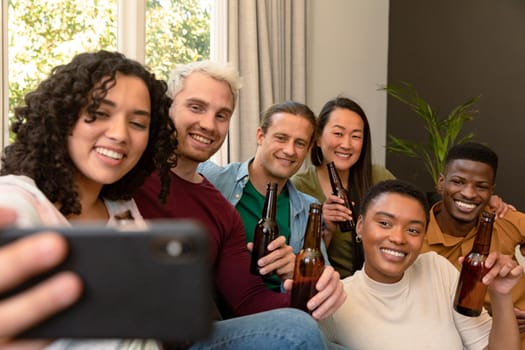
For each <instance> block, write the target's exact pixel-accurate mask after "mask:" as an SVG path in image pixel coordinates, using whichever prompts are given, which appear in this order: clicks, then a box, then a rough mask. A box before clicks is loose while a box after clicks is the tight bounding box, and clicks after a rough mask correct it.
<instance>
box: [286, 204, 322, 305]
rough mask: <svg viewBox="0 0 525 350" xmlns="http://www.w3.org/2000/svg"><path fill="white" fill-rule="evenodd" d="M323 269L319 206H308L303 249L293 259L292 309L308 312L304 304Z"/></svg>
mask: <svg viewBox="0 0 525 350" xmlns="http://www.w3.org/2000/svg"><path fill="white" fill-rule="evenodd" d="M323 269H324V257H323V253H321V205H320V204H317V203H312V204H310V210H309V213H308V223H307V224H306V231H305V237H304V244H303V249H301V251H299V253H298V254H297V256H296V257H295V269H294V274H293V287H292V307H295V308H298V309H302V310H304V311H306V312H309V310H308V308H307V307H306V303H307V302H308V300H310V298H312V297H313V296H314V295H315V294H316V293H317V290H316V289H315V285H316V283H317V281H318V280H319V277H321V274H322V272H323Z"/></svg>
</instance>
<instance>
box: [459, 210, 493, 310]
mask: <svg viewBox="0 0 525 350" xmlns="http://www.w3.org/2000/svg"><path fill="white" fill-rule="evenodd" d="M494 217H495V214H494V213H493V212H485V211H484V212H482V214H481V218H480V221H479V226H478V231H477V232H476V238H475V240H474V245H473V246H472V250H471V251H470V253H468V255H467V256H466V257H465V259H464V260H463V264H462V266H461V273H460V276H459V281H458V286H457V289H456V295H455V297H454V309H455V310H456V311H457V312H459V313H460V314H463V315H465V316H471V317H475V316H479V314H480V313H481V309H482V307H483V301H484V299H485V293H486V292H487V285H485V284H483V282H481V279H482V278H483V276H485V274H486V273H487V272H488V269H487V268H486V267H485V259H486V258H487V255H489V250H490V240H491V237H492V226H493V225H494Z"/></svg>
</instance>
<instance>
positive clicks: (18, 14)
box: [0, 0, 216, 147]
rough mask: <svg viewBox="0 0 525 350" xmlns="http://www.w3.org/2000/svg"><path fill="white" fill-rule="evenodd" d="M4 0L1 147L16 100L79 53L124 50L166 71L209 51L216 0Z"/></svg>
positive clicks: (206, 55) (165, 73)
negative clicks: (59, 65)
mask: <svg viewBox="0 0 525 350" xmlns="http://www.w3.org/2000/svg"><path fill="white" fill-rule="evenodd" d="M1 1H2V17H1V22H2V23H1V24H2V27H1V28H2V38H3V40H2V45H3V46H2V57H1V58H2V60H1V62H2V71H1V72H2V79H1V81H2V86H1V87H0V96H1V98H2V102H3V103H2V106H3V107H2V116H1V118H0V119H1V120H0V121H1V123H0V129H1V130H0V131H2V132H1V133H0V145H1V146H2V147H3V146H5V145H6V144H7V143H8V140H9V133H8V127H7V126H8V121H9V117H10V116H12V115H13V110H14V107H15V106H17V105H19V104H20V103H21V102H22V99H23V97H24V95H25V94H26V93H27V92H28V91H30V90H33V89H34V88H35V87H36V85H37V84H38V83H39V82H40V81H41V80H43V79H44V78H45V77H47V76H48V74H49V72H50V71H51V68H52V67H54V66H56V65H58V64H62V63H65V62H68V61H69V60H70V59H71V58H72V57H73V56H74V55H75V54H77V53H80V52H83V51H93V50H99V49H107V50H111V51H114V50H119V51H121V52H123V53H125V54H126V55H128V57H133V58H136V59H137V60H139V61H141V62H145V63H146V64H147V65H148V66H149V67H150V68H151V69H152V70H153V71H154V72H155V73H156V74H157V76H158V77H159V78H162V79H167V77H168V73H169V71H170V70H171V69H172V68H173V65H174V64H176V63H185V62H189V61H194V60H198V59H205V58H209V57H210V23H211V14H212V10H213V9H212V5H213V4H215V3H216V1H214V0H54V1H48V0H1ZM144 18H145V21H144ZM141 19H142V20H141ZM141 24H144V26H141ZM144 27H145V30H144ZM131 47H132V48H131ZM130 48H131V49H130ZM140 56H142V57H140ZM6 62H8V64H6ZM7 67H8V68H7ZM6 78H7V79H6Z"/></svg>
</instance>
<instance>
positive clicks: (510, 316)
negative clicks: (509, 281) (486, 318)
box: [488, 294, 521, 350]
mask: <svg viewBox="0 0 525 350" xmlns="http://www.w3.org/2000/svg"><path fill="white" fill-rule="evenodd" d="M491 304H492V329H491V331H490V337H489V347H488V348H489V349H491V350H498V349H508V350H520V348H521V343H520V334H519V329H518V322H517V320H516V315H515V314H514V311H513V304H512V297H511V295H510V294H508V295H491Z"/></svg>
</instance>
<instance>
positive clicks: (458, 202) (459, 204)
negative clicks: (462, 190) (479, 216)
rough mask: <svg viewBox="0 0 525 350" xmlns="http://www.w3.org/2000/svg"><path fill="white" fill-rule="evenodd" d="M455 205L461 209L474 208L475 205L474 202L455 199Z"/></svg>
mask: <svg viewBox="0 0 525 350" xmlns="http://www.w3.org/2000/svg"><path fill="white" fill-rule="evenodd" d="M455 203H456V205H457V206H458V207H460V208H463V209H474V208H475V207H476V205H475V204H469V203H465V202H460V201H455Z"/></svg>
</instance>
